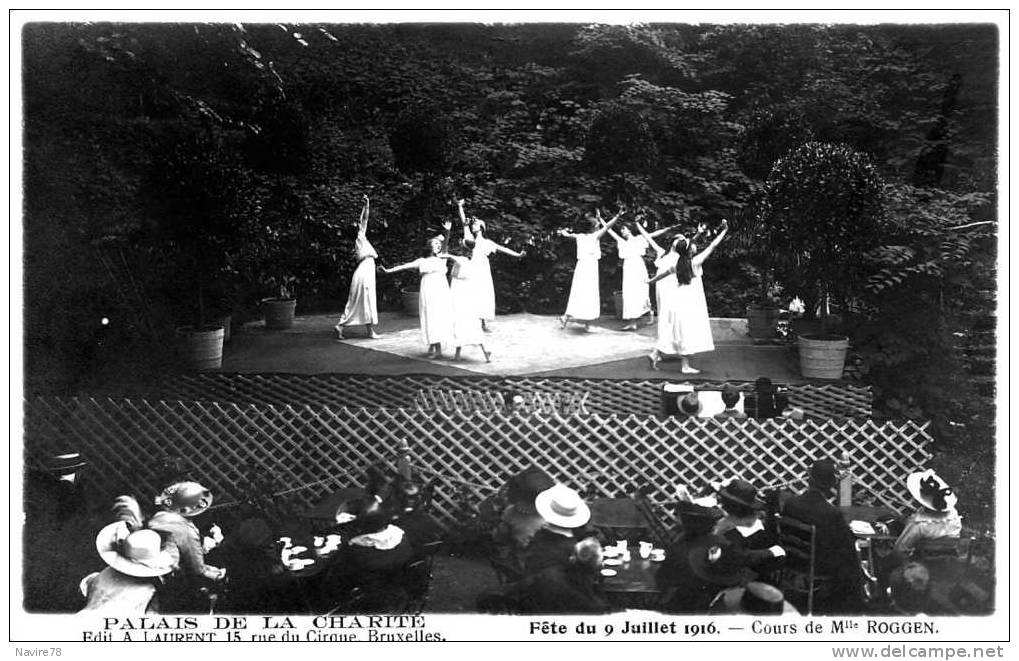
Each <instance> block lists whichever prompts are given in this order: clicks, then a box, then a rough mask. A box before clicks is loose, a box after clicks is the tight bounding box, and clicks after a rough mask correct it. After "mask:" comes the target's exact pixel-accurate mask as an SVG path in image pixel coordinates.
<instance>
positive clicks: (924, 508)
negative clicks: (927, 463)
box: [894, 470, 962, 555]
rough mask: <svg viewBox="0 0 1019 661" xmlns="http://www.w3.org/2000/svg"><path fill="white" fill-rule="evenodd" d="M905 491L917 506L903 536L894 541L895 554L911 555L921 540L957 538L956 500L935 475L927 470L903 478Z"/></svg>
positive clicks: (958, 533)
mask: <svg viewBox="0 0 1019 661" xmlns="http://www.w3.org/2000/svg"><path fill="white" fill-rule="evenodd" d="M906 489H908V490H909V493H910V495H912V496H913V498H914V499H915V500H916V501H917V502H918V503H919V504H920V507H919V509H917V511H916V512H914V513H913V514H911V515H910V516H909V518H908V519H906V525H905V528H904V529H903V531H902V534H901V535H899V538H898V539H897V540H895V549H894V550H895V551H896V552H897V553H900V554H904V555H907V554H910V553H912V552H913V549H914V548H915V547H916V544H917V542H919V541H920V540H924V539H940V538H943V537H958V536H959V535H960V534H961V533H962V517H960V516H959V512H958V511H956V509H955V505H956V503H957V502H958V498H956V496H955V494H954V493H953V492H952V489H951V487H949V486H948V484H947V483H946V482H945V481H944V480H942V479H941V478H940V477H939V476H938V474H937V473H935V472H934V471H933V470H926V471H923V472H920V473H913V474H911V475H910V476H909V477H908V478H906Z"/></svg>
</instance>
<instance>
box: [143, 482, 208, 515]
mask: <svg viewBox="0 0 1019 661" xmlns="http://www.w3.org/2000/svg"><path fill="white" fill-rule="evenodd" d="M155 504H156V505H157V506H158V507H161V508H163V509H164V510H167V511H168V512H177V513H178V514H180V515H182V516H187V517H192V516H198V515H199V514H201V513H202V512H204V511H205V510H207V509H209V507H210V506H212V492H211V491H209V490H208V489H206V488H205V487H203V486H202V485H201V484H198V483H197V482H176V483H174V484H171V485H170V486H168V487H166V488H165V489H163V491H162V493H160V494H159V495H158V496H156V498H155Z"/></svg>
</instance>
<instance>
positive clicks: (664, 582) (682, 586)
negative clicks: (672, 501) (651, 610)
mask: <svg viewBox="0 0 1019 661" xmlns="http://www.w3.org/2000/svg"><path fill="white" fill-rule="evenodd" d="M676 514H677V517H678V519H679V523H680V527H681V528H682V533H681V535H680V537H679V539H678V540H677V541H676V542H675V543H674V544H670V545H669V546H668V547H666V549H665V560H664V561H663V562H662V564H661V565H660V566H659V568H658V572H657V573H656V574H655V582H656V583H657V585H658V588H659V590H661V593H662V601H661V607H662V610H663V611H665V612H668V613H690V614H693V613H705V612H707V608H708V605H709V604H710V603H711V600H712V599H713V598H714V596H715V595H716V594H717V593H718V591H719V590H720V589H721V588H723V587H728V586H729V585H732V584H733V583H732V582H731V580H733V575H734V576H735V578H736V579H737V580H738V577H739V570H738V569H736V570H735V571H730V570H731V569H732V567H733V565H738V564H739V563H738V561H737V556H736V554H735V553H734V552H733V551H734V549H729V548H728V547H729V546H730V545H729V543H728V542H727V541H725V540H724V539H722V538H715V537H713V536H712V534H711V530H712V528H714V526H715V523H716V522H717V521H718V520H719V519H720V518H722V515H723V512H722V510H720V509H718V508H717V507H705V506H703V505H698V504H696V503H693V502H691V501H686V500H680V501H679V502H678V503H677V504H676ZM712 540H714V542H715V545H717V546H718V547H719V549H724V550H725V552H726V553H727V554H728V555H727V556H726V557H725V558H724V560H723V559H722V558H721V557H718V558H715V560H714V561H713V562H706V561H703V562H702V560H706V558H707V551H706V549H707V548H709V547H710V546H711V545H712V543H711V542H712ZM692 553H693V557H694V559H695V561H696V562H697V563H699V565H698V567H700V568H701V570H700V571H695V570H694V567H693V562H692V561H691V554H692ZM700 556H703V559H702V558H701V557H700Z"/></svg>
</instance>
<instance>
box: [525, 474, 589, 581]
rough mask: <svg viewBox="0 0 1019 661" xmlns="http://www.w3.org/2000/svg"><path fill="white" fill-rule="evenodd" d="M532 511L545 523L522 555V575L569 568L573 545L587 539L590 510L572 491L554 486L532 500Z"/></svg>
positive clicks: (559, 485) (564, 487)
mask: <svg viewBox="0 0 1019 661" xmlns="http://www.w3.org/2000/svg"><path fill="white" fill-rule="evenodd" d="M534 508H535V510H537V512H538V514H540V515H541V518H542V519H543V520H544V524H543V526H542V528H541V530H539V531H538V532H536V533H534V537H532V538H531V542H530V543H529V544H528V545H527V549H526V550H525V552H524V554H523V562H524V572H525V574H528V575H532V574H537V573H538V572H540V571H542V570H543V569H545V568H546V567H550V566H552V565H568V564H569V561H570V556H571V555H572V554H573V551H574V545H575V544H576V543H577V541H578V540H580V539H583V538H584V537H586V536H587V535H586V534H585V533H586V530H585V526H586V525H587V524H588V522H589V521H590V520H591V509H590V508H589V507H588V506H587V503H585V502H584V501H583V499H582V498H581V497H580V494H578V493H577V492H576V491H574V490H573V489H570V488H569V487H566V486H563V485H562V484H557V485H555V486H553V487H551V488H549V489H546V490H545V491H542V492H541V493H539V494H538V495H537V497H536V498H535V499H534Z"/></svg>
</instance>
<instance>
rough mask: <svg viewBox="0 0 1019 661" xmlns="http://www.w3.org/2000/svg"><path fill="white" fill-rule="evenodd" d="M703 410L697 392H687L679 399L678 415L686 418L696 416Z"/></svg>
mask: <svg viewBox="0 0 1019 661" xmlns="http://www.w3.org/2000/svg"><path fill="white" fill-rule="evenodd" d="M702 410H704V404H703V402H701V399H700V397H698V395H697V392H696V391H694V392H691V393H687V394H686V395H685V396H684V397H683V398H682V399H681V400H679V416H680V417H687V418H696V417H697V416H699V415H700V414H701V411H702Z"/></svg>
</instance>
